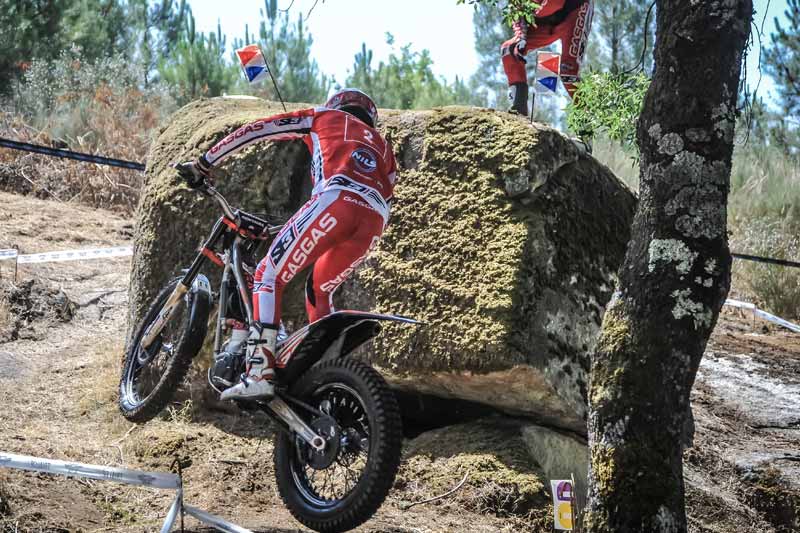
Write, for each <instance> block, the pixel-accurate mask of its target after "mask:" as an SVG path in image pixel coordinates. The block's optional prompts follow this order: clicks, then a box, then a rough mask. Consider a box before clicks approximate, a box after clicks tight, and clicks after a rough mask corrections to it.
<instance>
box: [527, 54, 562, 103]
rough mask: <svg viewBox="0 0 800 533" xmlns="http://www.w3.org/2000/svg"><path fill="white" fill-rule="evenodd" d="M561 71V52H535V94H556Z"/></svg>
mask: <svg viewBox="0 0 800 533" xmlns="http://www.w3.org/2000/svg"><path fill="white" fill-rule="evenodd" d="M560 73H561V54H558V53H556V52H538V53H537V54H536V81H535V82H534V84H533V90H534V91H536V94H556V89H557V88H558V77H559V75H560Z"/></svg>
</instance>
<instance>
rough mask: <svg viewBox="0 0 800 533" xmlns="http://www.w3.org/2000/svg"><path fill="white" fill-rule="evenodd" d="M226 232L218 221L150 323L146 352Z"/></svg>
mask: <svg viewBox="0 0 800 533" xmlns="http://www.w3.org/2000/svg"><path fill="white" fill-rule="evenodd" d="M225 230H226V226H225V225H224V224H223V223H222V221H221V220H219V221H217V223H216V225H215V226H214V229H213V230H212V231H211V235H210V236H209V237H208V239H206V242H205V243H203V247H202V248H201V253H199V254H197V257H195V258H194V261H192V264H191V266H189V268H188V269H187V270H186V274H184V276H183V278H182V279H181V280H180V281H179V282H178V285H177V286H176V287H175V290H173V291H172V294H170V295H169V298H167V301H166V303H165V304H164V307H162V308H161V311H160V312H159V313H158V317H156V319H155V320H154V321H153V322H152V323H150V325H149V326H147V329H146V330H145V332H144V335H142V341H141V346H142V348H144V349H145V350H147V349H149V348H150V346H152V344H153V342H155V340H156V339H157V338H158V336H159V335H160V334H161V330H163V329H164V326H165V325H166V324H167V322H168V321H169V317H170V316H172V313H173V311H175V309H176V308H177V307H178V304H179V303H180V301H181V298H183V297H184V296H186V293H188V292H189V290H190V289H191V286H192V284H193V283H194V280H195V278H196V277H197V274H199V273H200V269H201V268H202V267H203V265H204V264H205V262H206V260H207V259H206V256H205V255H204V253H205V252H206V251H210V250H211V248H212V247H213V246H214V244H216V242H217V240H218V239H219V238H220V236H222V234H223V233H224V232H225ZM237 244H238V240H237Z"/></svg>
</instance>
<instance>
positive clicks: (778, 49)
mask: <svg viewBox="0 0 800 533" xmlns="http://www.w3.org/2000/svg"><path fill="white" fill-rule="evenodd" d="M784 16H785V17H786V19H787V20H788V26H786V27H785V28H784V27H783V26H782V25H781V23H780V20H779V19H777V18H776V19H775V33H773V34H772V36H771V37H772V47H771V48H769V49H768V50H767V51H766V54H765V62H764V65H765V70H766V71H767V73H768V74H769V75H770V76H772V78H773V79H774V80H775V83H776V85H777V86H778V94H779V96H780V104H781V108H782V110H783V111H784V112H785V114H786V115H788V116H790V117H791V116H794V117H797V116H798V115H800V0H787V8H786V11H785V12H784Z"/></svg>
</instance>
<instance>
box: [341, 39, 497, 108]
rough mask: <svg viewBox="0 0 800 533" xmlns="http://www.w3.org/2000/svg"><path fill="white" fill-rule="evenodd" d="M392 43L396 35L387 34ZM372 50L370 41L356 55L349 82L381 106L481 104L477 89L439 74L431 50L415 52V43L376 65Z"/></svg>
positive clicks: (394, 50)
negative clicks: (436, 72) (434, 69)
mask: <svg viewBox="0 0 800 533" xmlns="http://www.w3.org/2000/svg"><path fill="white" fill-rule="evenodd" d="M386 42H387V43H388V44H389V45H390V46H392V45H393V44H394V37H393V36H392V35H391V34H387V35H386ZM372 57H373V54H372V50H369V49H367V46H366V44H362V45H361V50H360V51H359V52H358V53H357V54H356V56H355V60H354V63H353V72H352V73H351V74H350V76H348V78H347V80H346V85H348V86H350V87H357V88H359V89H361V90H363V91H365V92H367V93H368V94H370V95H372V96H373V97H374V98H375V101H376V103H377V104H378V106H380V107H388V108H393V109H428V108H431V107H437V106H444V105H452V104H479V103H481V102H480V101H478V99H476V97H475V88H474V87H470V86H468V85H467V84H465V83H464V82H463V80H460V79H458V78H456V80H455V81H454V82H453V84H449V83H448V82H447V80H445V79H443V78H440V77H437V76H436V74H435V73H434V72H433V60H432V59H431V56H430V52H429V51H428V50H422V51H421V52H415V51H413V50H412V48H411V45H405V46H402V47H400V49H399V50H396V49H393V51H392V53H391V54H390V55H389V58H388V60H387V61H385V62H384V61H381V62H380V63H379V64H378V66H377V68H373V66H372Z"/></svg>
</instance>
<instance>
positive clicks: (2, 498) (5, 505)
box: [0, 481, 11, 518]
mask: <svg viewBox="0 0 800 533" xmlns="http://www.w3.org/2000/svg"><path fill="white" fill-rule="evenodd" d="M10 515H11V503H10V502H9V497H8V493H7V492H6V489H5V487H4V486H3V482H2V481H0V518H2V517H5V516H10Z"/></svg>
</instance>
